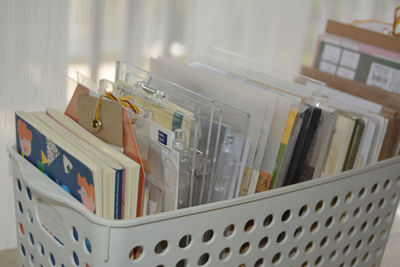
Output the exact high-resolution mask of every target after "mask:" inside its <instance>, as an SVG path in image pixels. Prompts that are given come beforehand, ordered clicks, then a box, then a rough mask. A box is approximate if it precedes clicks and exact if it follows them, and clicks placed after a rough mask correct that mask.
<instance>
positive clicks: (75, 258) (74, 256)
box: [72, 251, 79, 266]
mask: <svg viewBox="0 0 400 267" xmlns="http://www.w3.org/2000/svg"><path fill="white" fill-rule="evenodd" d="M72 259H73V261H74V263H75V265H76V266H79V257H78V254H76V252H75V251H73V252H72Z"/></svg>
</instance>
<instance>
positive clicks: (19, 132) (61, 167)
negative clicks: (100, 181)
mask: <svg viewBox="0 0 400 267" xmlns="http://www.w3.org/2000/svg"><path fill="white" fill-rule="evenodd" d="M15 124H16V125H15V127H16V146H17V151H18V153H20V154H21V155H22V156H23V157H24V158H25V159H27V160H28V161H30V162H31V163H32V164H33V165H35V166H36V167H37V168H38V169H39V170H41V171H42V172H43V173H44V174H46V175H47V176H48V177H49V178H50V179H52V180H53V181H54V182H56V183H57V184H58V185H60V186H61V187H62V188H63V189H64V190H65V191H67V192H68V193H70V194H71V195H72V196H73V197H74V198H76V199H77V200H78V201H80V202H81V203H82V204H83V205H84V206H85V207H86V208H87V209H89V210H90V211H92V212H94V213H96V210H95V207H96V205H95V203H96V202H95V201H96V200H95V190H94V183H93V172H92V171H91V170H90V169H89V168H88V167H87V166H86V165H85V164H83V163H82V162H81V161H79V160H78V159H76V158H75V157H74V156H72V155H71V154H70V153H68V151H65V150H64V149H62V148H61V147H59V146H58V145H57V144H55V143H54V142H53V141H52V140H51V139H49V138H48V137H46V136H45V135H43V134H42V133H41V132H40V131H39V130H38V129H36V128H35V127H33V126H32V125H31V124H30V123H29V122H28V121H25V120H24V119H22V118H21V117H20V116H18V115H17V114H15ZM120 176H122V175H120ZM116 190H117V188H116ZM119 195H121V194H119ZM119 198H120V197H119Z"/></svg>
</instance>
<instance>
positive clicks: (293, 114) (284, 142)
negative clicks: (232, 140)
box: [269, 107, 299, 189]
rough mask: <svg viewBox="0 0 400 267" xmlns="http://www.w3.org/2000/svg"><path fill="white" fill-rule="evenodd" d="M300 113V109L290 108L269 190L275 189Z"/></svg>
mask: <svg viewBox="0 0 400 267" xmlns="http://www.w3.org/2000/svg"><path fill="white" fill-rule="evenodd" d="M298 113H299V109H298V108H297V107H291V108H290V112H289V116H288V119H287V121H286V126H285V130H284V132H283V136H282V141H281V145H280V147H279V151H278V155H277V157H276V162H275V168H274V171H273V172H272V179H271V182H270V184H269V189H273V188H274V185H275V181H276V177H277V176H278V173H279V169H280V167H281V164H282V160H283V157H284V155H285V151H286V146H287V144H288V143H289V138H290V133H291V132H292V128H293V125H294V122H295V120H296V116H297V114H298Z"/></svg>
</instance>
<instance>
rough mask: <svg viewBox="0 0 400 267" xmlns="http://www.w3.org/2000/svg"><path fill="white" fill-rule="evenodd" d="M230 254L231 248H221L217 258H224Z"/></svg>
mask: <svg viewBox="0 0 400 267" xmlns="http://www.w3.org/2000/svg"><path fill="white" fill-rule="evenodd" d="M230 254H231V249H230V248H224V249H223V250H221V252H220V253H219V259H220V260H226V259H228V257H229V255H230Z"/></svg>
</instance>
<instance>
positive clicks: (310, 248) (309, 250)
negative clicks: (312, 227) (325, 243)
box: [304, 241, 314, 253]
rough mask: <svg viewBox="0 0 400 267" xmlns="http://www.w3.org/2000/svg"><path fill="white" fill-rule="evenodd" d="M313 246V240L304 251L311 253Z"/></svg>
mask: <svg viewBox="0 0 400 267" xmlns="http://www.w3.org/2000/svg"><path fill="white" fill-rule="evenodd" d="M313 247H314V243H313V242H312V241H311V242H309V243H308V244H307V245H306V247H305V249H304V251H305V252H306V253H311V251H312V249H313Z"/></svg>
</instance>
